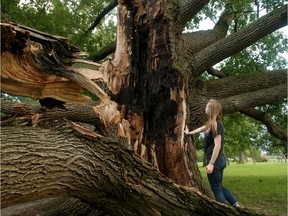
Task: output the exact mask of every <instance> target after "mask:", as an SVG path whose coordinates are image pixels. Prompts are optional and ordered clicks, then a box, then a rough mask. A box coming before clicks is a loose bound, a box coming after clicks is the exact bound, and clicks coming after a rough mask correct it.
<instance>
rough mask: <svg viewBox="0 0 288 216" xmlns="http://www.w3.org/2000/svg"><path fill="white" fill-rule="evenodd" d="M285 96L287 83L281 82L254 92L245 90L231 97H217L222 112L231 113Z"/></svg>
mask: <svg viewBox="0 0 288 216" xmlns="http://www.w3.org/2000/svg"><path fill="white" fill-rule="evenodd" d="M286 97H287V85H286V84H281V85H277V86H273V87H271V88H266V89H262V90H258V91H254V92H247V93H243V94H240V95H236V96H233V97H228V98H222V99H219V101H220V102H221V104H222V106H223V112H225V113H232V112H237V111H240V110H243V109H247V108H253V107H256V106H261V105H265V104H268V103H273V102H277V101H279V100H283V99H284V98H286Z"/></svg>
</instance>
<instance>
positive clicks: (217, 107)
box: [205, 99, 222, 133]
mask: <svg viewBox="0 0 288 216" xmlns="http://www.w3.org/2000/svg"><path fill="white" fill-rule="evenodd" d="M206 114H207V123H206V126H205V131H209V130H212V132H214V133H215V132H216V131H217V120H220V119H222V106H221V104H220V103H219V101H217V100H214V99H210V100H209V102H208V104H207V113H206Z"/></svg>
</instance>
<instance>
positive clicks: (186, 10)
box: [174, 0, 209, 33]
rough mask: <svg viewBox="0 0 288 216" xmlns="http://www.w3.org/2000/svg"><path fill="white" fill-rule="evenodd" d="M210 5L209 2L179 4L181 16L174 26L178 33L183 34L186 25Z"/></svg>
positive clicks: (197, 0)
mask: <svg viewBox="0 0 288 216" xmlns="http://www.w3.org/2000/svg"><path fill="white" fill-rule="evenodd" d="M208 3H209V0H181V1H180V4H179V16H178V17H177V20H176V21H175V25H174V26H175V28H176V29H175V30H176V32H179V33H181V32H182V30H183V29H184V27H185V25H186V23H187V22H188V21H189V20H191V19H192V17H194V16H195V15H196V14H197V13H198V12H199V11H200V10H201V9H202V8H203V7H204V6H205V5H207V4H208Z"/></svg>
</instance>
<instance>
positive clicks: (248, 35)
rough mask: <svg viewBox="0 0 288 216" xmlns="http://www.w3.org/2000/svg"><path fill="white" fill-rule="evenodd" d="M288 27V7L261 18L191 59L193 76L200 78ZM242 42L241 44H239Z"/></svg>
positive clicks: (285, 6) (284, 6)
mask: <svg viewBox="0 0 288 216" xmlns="http://www.w3.org/2000/svg"><path fill="white" fill-rule="evenodd" d="M286 25H287V5H283V6H282V7H281V8H279V9H276V10H274V11H272V12H270V13H268V14H267V15H265V16H263V17H261V18H259V19H258V20H257V21H255V22H253V23H251V24H250V25H248V26H247V27H245V28H243V29H242V30H240V31H238V32H236V33H235V34H232V35H229V36H228V37H226V38H223V39H221V40H219V41H218V42H216V43H214V44H212V45H210V46H208V47H206V48H204V49H203V50H201V51H199V52H198V53H196V54H195V55H194V56H193V57H192V58H191V67H192V70H191V71H193V72H192V75H193V76H199V75H200V74H201V73H203V72H204V71H205V70H207V69H208V68H210V67H212V66H213V65H214V64H216V63H218V62H220V61H222V60H223V59H225V58H228V57H229V56H231V55H234V54H236V53H237V52H239V51H241V50H243V49H244V48H246V47H248V46H250V45H252V44H253V43H255V42H256V41H258V40H259V39H261V38H263V37H264V36H266V35H268V34H270V33H272V32H274V31H276V30H278V29H280V28H282V27H284V26H286ZM239 41H241V43H239Z"/></svg>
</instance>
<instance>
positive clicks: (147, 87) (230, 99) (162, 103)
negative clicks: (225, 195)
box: [1, 0, 287, 215]
mask: <svg viewBox="0 0 288 216" xmlns="http://www.w3.org/2000/svg"><path fill="white" fill-rule="evenodd" d="M180 2H181V3H182V8H181V7H180V9H181V10H182V11H183V13H186V15H187V16H189V15H188V12H184V10H185V9H184V7H183V6H184V5H186V4H190V3H191V5H193V4H195V3H197V2H199V1H180ZM201 2H202V3H201V6H200V7H199V8H198V9H196V10H195V11H194V12H196V11H197V10H199V9H200V8H201V7H203V6H204V5H205V4H206V3H207V1H201ZM191 5H190V6H191ZM174 6H175V2H174V1H164V0H157V1H140V0H139V1H122V0H120V1H119V10H118V21H119V24H118V26H117V44H116V51H115V54H114V58H113V60H111V61H110V60H109V61H105V62H103V63H102V64H101V65H95V67H96V69H95V70H86V69H85V70H84V69H82V68H80V69H79V68H76V67H73V66H72V64H73V63H75V62H81V60H80V58H79V50H78V49H76V48H74V47H70V46H69V44H68V43H67V41H66V40H65V39H63V38H59V37H55V36H51V35H48V34H45V33H41V32H38V31H35V30H31V29H29V28H22V27H21V26H17V25H13V24H12V25H8V24H1V27H3V31H2V32H4V34H3V36H2V35H1V40H2V48H3V50H2V52H1V57H5V58H6V59H5V61H4V64H2V65H1V81H2V83H3V84H4V85H3V84H2V90H3V91H6V92H8V93H11V94H16V95H25V96H30V97H34V98H36V99H39V98H45V97H52V98H56V99H59V100H64V101H68V102H69V101H71V102H86V101H88V100H89V98H88V99H87V97H85V96H84V95H83V94H81V91H82V90H83V89H87V90H88V91H90V92H92V93H94V94H95V95H96V96H98V97H99V102H98V103H97V104H94V105H93V107H92V109H93V112H94V114H95V117H94V118H93V117H92V118H91V119H89V120H87V117H83V119H82V121H85V122H86V121H87V122H88V123H90V122H91V123H92V124H93V125H94V126H95V124H97V127H99V128H100V129H99V131H100V133H99V132H98V130H97V128H96V130H95V128H93V129H92V130H91V128H85V127H83V126H80V125H79V124H75V123H72V122H68V123H63V122H62V121H61V118H60V117H59V115H63V116H66V115H67V116H66V117H67V118H68V119H70V117H69V116H71V115H73V114H74V112H73V110H70V109H69V106H67V107H68V110H66V111H55V110H54V111H55V115H54V114H52V113H50V111H48V112H46V113H40V116H39V115H37V114H39V113H36V114H35V113H33V111H32V112H29V111H28V113H27V112H26V113H25V111H23V110H21V109H22V108H23V107H22V108H21V107H20V111H19V110H18V112H20V113H21V112H22V114H23V116H22V117H25V116H28V119H29V118H30V119H29V121H30V122H29V124H27V125H32V126H35V127H34V128H33V129H31V128H29V127H23V128H21V127H4V128H3V130H2V132H3V133H1V135H2V141H3V140H4V142H3V143H4V145H3V151H2V159H3V163H2V168H3V175H2V176H1V178H2V179H3V181H2V182H3V190H2V191H1V193H2V194H3V195H2V199H3V200H4V201H3V202H2V205H4V207H5V206H9V205H13V204H15V203H16V202H20V201H29V200H36V199H41V198H48V197H58V196H72V197H75V198H77V199H79V200H81V201H82V202H84V203H88V204H89V206H94V207H97V208H98V209H99V210H100V212H105V214H107V213H108V214H109V213H110V214H111V215H135V214H137V215H160V214H163V215H191V214H192V215H225V214H226V215H235V214H236V215H237V214H240V213H241V215H245V214H247V215H253V214H254V213H252V212H247V211H245V210H243V209H239V210H237V209H231V208H228V207H226V206H220V205H218V204H216V202H213V201H212V200H211V199H210V198H207V197H206V196H205V195H203V194H202V193H204V194H206V195H210V194H211V192H210V191H209V190H207V188H206V185H204V184H203V181H202V179H201V175H200V172H199V170H198V167H197V163H196V151H195V148H196V147H195V144H194V143H195V142H193V138H192V140H191V139H190V138H189V137H188V138H187V137H184V135H183V129H184V126H185V124H186V123H189V122H191V120H192V122H193V125H192V127H190V128H194V127H195V126H199V125H200V124H202V123H203V119H204V112H203V111H204V109H203V107H204V104H206V103H207V100H208V97H210V95H208V94H207V93H206V92H205V91H206V90H207V89H206V86H205V85H206V84H205V83H204V82H203V81H201V80H200V79H199V78H198V76H199V75H200V74H201V73H202V72H203V70H205V68H206V67H210V66H211V65H212V64H213V62H214V61H216V60H215V58H218V60H217V61H220V60H221V59H223V58H225V55H226V54H225V55H222V54H223V52H224V50H225V52H226V51H228V52H227V53H230V55H231V54H233V53H235V52H238V51H239V50H241V49H243V48H244V47H247V46H248V45H249V44H251V43H253V41H252V40H248V38H247V37H246V36H245V34H244V33H245V32H249V33H252V34H253V33H254V32H253V31H252V30H253V29H252V27H253V25H251V26H250V27H247V28H246V29H244V30H243V31H241V32H240V33H239V34H235V35H234V37H235V39H234V37H232V36H231V37H230V36H229V37H227V39H222V40H220V41H219V42H216V43H213V44H212V45H210V46H208V47H206V48H205V49H203V50H200V51H199V52H197V53H196V54H195V55H193V58H192V61H191V59H189V58H190V57H191V56H189V55H185V50H187V49H182V48H183V43H182V42H183V40H180V39H181V35H179V32H177V31H174V30H175V29H177V20H178V18H179V17H181V16H179V14H177V15H175V14H173V12H175V7H174ZM178 6H179V5H178ZM178 9H179V8H178ZM187 9H188V10H187V11H189V13H190V12H191V11H193V10H194V9H193V8H192V7H190V8H189V7H188V8H187ZM181 10H180V11H181ZM177 12H179V11H177ZM276 12H277V11H276ZM276 12H272V13H270V14H269V15H267V16H266V17H265V18H263V19H259V21H258V22H257V23H258V24H262V23H264V25H262V26H260V27H259V28H258V31H259V32H260V31H263V33H259V32H257V31H255V34H253V36H254V38H253V40H254V41H255V40H257V38H258V39H259V38H261V37H263V35H265V34H268V33H269V32H271V31H272V30H273V29H278V28H280V27H281V26H283V25H284V24H285V22H284V21H283V20H284V19H285V15H284V13H283V8H282V9H281V10H279V14H276ZM180 15H181V14H180ZM187 16H185V17H184V20H185V19H186V20H187V19H188V18H187ZM286 17H287V15H286ZM274 24H275V26H272V25H274ZM263 26H265V27H263ZM271 26H272V27H271ZM254 27H255V25H254ZM266 27H267V28H266ZM15 35H16V36H15ZM241 36H242V37H243V38H244V42H243V45H241V46H238V44H240V43H238V41H239V38H240V37H241ZM244 36H245V37H244ZM250 36H251V35H250ZM241 40H242V39H241ZM226 42H227V44H228V45H225V44H224V43H226ZM236 42H237V47H236V48H235V49H234V46H235V44H236ZM218 45H219V46H218ZM216 46H218V47H217V48H215V47H216ZM216 50H217V51H218V50H220V52H222V53H220V54H219V55H220V57H215V58H214V59H212V60H211V59H210V58H209V56H211V55H212V54H213V53H214V54H213V55H215V56H217V51H216ZM221 50H222V51H221ZM237 50H238V51H237ZM23 53H24V54H25V55H22V54H23ZM195 56H196V57H197V58H196V57H195ZM198 57H199V58H198ZM187 59H189V61H187ZM82 62H84V61H82ZM191 62H192V64H193V65H192V70H191V67H190V64H191ZM84 63H89V62H84ZM204 63H205V65H204ZM9 65H10V67H9ZM11 65H13V66H15V68H13V67H11ZM203 65H204V66H203ZM191 71H192V73H193V75H194V76H192V77H189V75H190V74H191ZM93 72H97V73H96V75H97V76H96V77H93V76H95V74H93ZM87 74H89V75H87ZM91 74H92V75H93V76H92V77H91V76H90V75H91ZM91 79H97V80H101V81H102V82H103V83H104V84H103V86H102V88H103V89H104V88H105V90H106V91H107V92H108V93H105V92H104V91H103V90H102V89H101V88H100V87H99V85H97V84H96V83H94V82H93V81H92V80H91ZM227 80H228V78H227ZM215 83H216V81H215ZM209 85H210V86H212V85H213V83H212V84H211V83H210V84H209ZM215 85H217V83H216V84H215ZM284 85H285V83H280V84H279V85H278V84H275V85H274V86H272V87H271V88H270V89H268V90H271V91H270V93H271V97H268V98H267V99H264V100H263V99H261V103H267V102H270V101H271V98H273V100H276V99H278V100H279V99H281V98H282V94H283V93H282V94H281V95H280V94H279V92H278V96H277V95H276V94H275V89H279V90H280V91H281V92H283V89H285V88H283V86H284ZM188 86H189V88H190V89H189V90H188ZM263 88H264V87H263ZM263 88H261V87H259V88H258V89H256V90H257V91H256V90H255V89H254V93H255V94H254V95H255V96H253V100H252V99H250V100H249V97H247V96H245V97H244V99H245V100H243V95H240V94H239V92H237V95H236V92H235V94H234V95H226V96H225V97H223V98H220V101H221V102H222V103H223V104H224V107H225V110H226V111H227V110H228V109H231V110H232V109H233V110H236V109H242V108H244V107H248V106H252V105H259V103H257V100H255V99H257V98H258V99H259V98H262V97H263V95H264V94H265V97H266V94H267V90H265V89H263ZM266 88H267V86H266ZM59 89H60V91H59ZM211 89H212V88H211ZM209 91H210V90H209ZM265 91H266V93H265ZM210 92H211V91H210ZM245 94H247V95H248V94H249V93H248V92H245ZM279 95H280V97H279ZM276 96H277V97H278V98H277V97H276ZM265 97H264V98H265ZM188 98H189V99H191V100H189V101H187V99H188ZM217 99H218V98H217ZM239 101H243V103H241V104H240V106H239V104H238V103H237V102H239ZM187 104H188V105H190V106H191V108H189V106H187ZM81 109H82V108H81ZM87 109H88V115H87V116H90V114H92V113H91V106H90V105H89V106H88V108H87V107H83V110H85V112H86V110H87ZM24 110H25V108H24ZM69 112H70V113H69ZM78 112H79V111H78ZM227 112H228V111H227ZM15 113H16V114H12V115H11V116H10V117H9V118H8V119H6V123H7V122H9V120H10V121H11V123H12V122H15V121H14V120H20V121H21V118H20V119H19V116H17V112H15ZM76 113H77V112H76ZM190 113H191V114H192V115H191V119H190V117H189V115H190ZM57 114H58V115H57ZM68 114H69V115H68ZM78 114H79V113H78ZM78 114H77V115H75V117H74V119H73V118H71V119H73V120H77V119H78V121H79V118H82V117H81V115H78ZM49 115H50V116H49ZM53 115H54V118H51V119H54V120H53V121H52V120H51V119H50V121H46V118H48V119H49V118H50V117H51V116H53ZM35 116H36V117H35ZM55 117H56V119H55ZM35 118H36V119H35ZM94 119H95V121H96V123H95V122H94V123H93V121H94ZM22 120H23V119H22ZM80 121H81V120H80ZM59 122H60V123H61V122H62V124H60V123H59ZM87 122H86V123H87ZM4 123H5V122H4ZM6 123H5V124H6ZM9 123H10V122H9ZM6 125H7V124H6ZM39 125H41V127H42V128H40V127H39ZM45 125H46V126H45ZM44 126H45V128H43V127H44ZM107 134H109V135H107ZM111 134H113V135H114V134H117V136H116V137H114V136H112V135H111ZM103 135H104V136H103ZM108 136H110V139H109V138H105V137H108ZM117 137H118V138H119V140H118V139H116V138H117ZM114 138H115V139H114ZM116 141H117V142H116ZM120 143H121V144H120ZM137 154H138V155H137ZM139 155H140V156H141V158H140V157H139ZM145 161H146V162H147V161H148V162H149V163H146V162H145ZM151 166H152V167H154V168H152V167H151ZM35 179H36V180H37V181H36V183H35ZM179 185H182V186H179ZM199 191H201V192H199ZM71 202H72V203H73V201H71ZM71 202H68V203H67V206H70V207H71ZM127 203H129V205H127ZM70 207H67V208H70ZM83 208H85V206H84V207H83ZM71 211H73V209H71ZM239 211H240V213H239Z"/></svg>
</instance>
